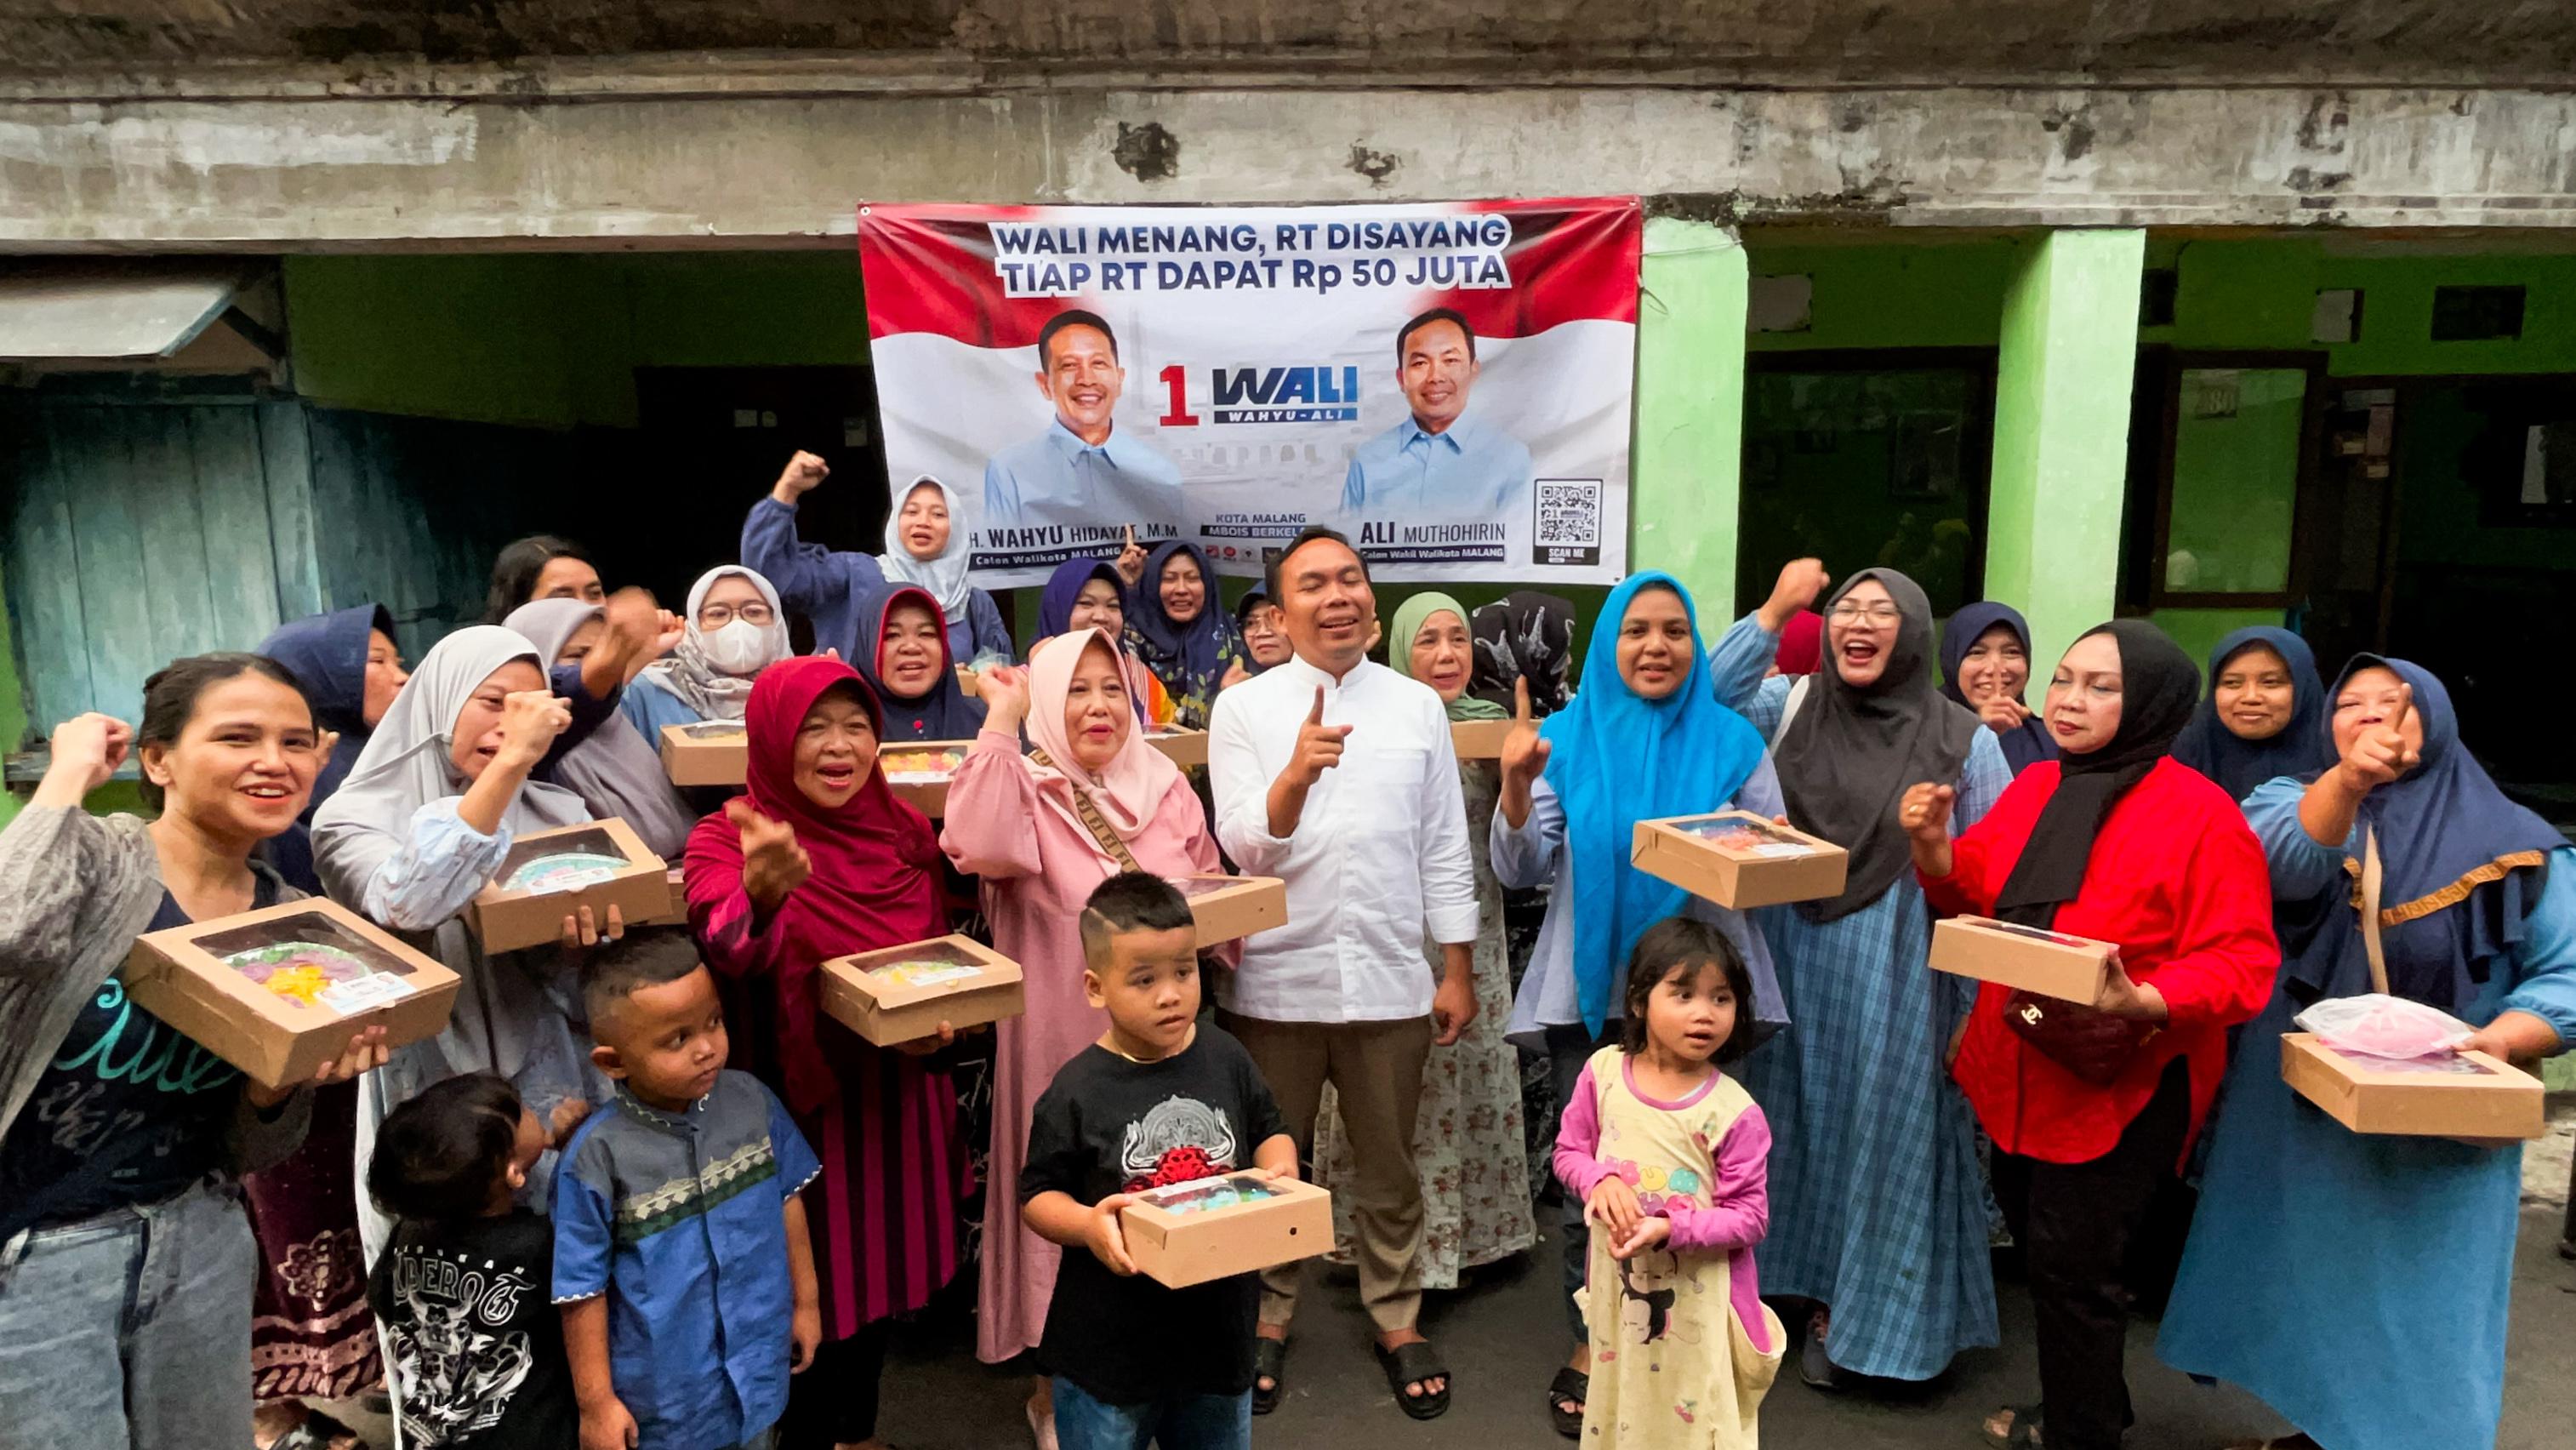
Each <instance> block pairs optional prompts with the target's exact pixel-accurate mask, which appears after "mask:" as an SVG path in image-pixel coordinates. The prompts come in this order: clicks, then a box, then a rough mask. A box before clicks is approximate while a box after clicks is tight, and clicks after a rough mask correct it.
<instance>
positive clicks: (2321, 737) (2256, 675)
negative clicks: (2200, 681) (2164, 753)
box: [2173, 625, 2334, 801]
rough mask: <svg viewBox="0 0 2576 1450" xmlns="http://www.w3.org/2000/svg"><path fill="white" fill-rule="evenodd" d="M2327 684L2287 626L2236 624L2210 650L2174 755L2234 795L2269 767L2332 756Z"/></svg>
mask: <svg viewBox="0 0 2576 1450" xmlns="http://www.w3.org/2000/svg"><path fill="white" fill-rule="evenodd" d="M2325 719H2326V687H2325V682H2324V681H2322V680H2319V679H2318V678H2317V657H2316V655H2315V654H2314V653H2313V652H2312V651H2310V650H2309V648H2308V642H2307V641H2306V640H2303V639H2301V638H2299V637H2298V636H2297V635H2295V634H2292V633H2291V632H2289V631H2288V630H2286V629H2280V628H2276V627H2273V626H2269V625H2256V626H2255V627H2253V628H2251V629H2240V630H2238V631H2236V632H2235V633H2234V634H2231V635H2229V636H2227V637H2226V638H2225V639H2222V640H2220V641H2219V642H2218V648H2216V649H2214V650H2211V651H2210V652H2209V693H2208V694H2206V695H2205V696H2203V697H2202V698H2201V702H2200V710H2199V712H2198V713H2197V714H2194V715H2193V716H2192V717H2191V723H2190V724H2188V725H2185V726H2184V727H2182V734H2180V735H2178V736H2176V737H2174V746H2173V758H2174V759H2176V760H2179V761H2181V762H2182V763H2183V764H2185V765H2188V766H2190V767H2191V768H2192V769H2194V770H2196V771H2199V772H2200V773H2201V774H2203V775H2205V776H2208V777H2209V778H2210V779H2211V780H2214V781H2216V782H2218V784H2219V786H2220V788H2221V789H2223V790H2225V791H2226V792H2227V793H2228V795H2230V796H2232V797H2234V798H2235V799H2237V800H2240V801H2241V800H2243V799H2245V798H2246V797H2247V796H2249V795H2252V794H2253V793H2254V787H2256V786H2258V785H2261V784H2262V783H2263V782H2265V781H2267V780H2270V779H2271V778H2272V777H2274V776H2276V775H2298V776H2305V775H2310V774H2313V773H2314V772H2316V771H2320V770H2323V769H2325V768H2326V767H2327V766H2329V765H2332V764H2334V746H2333V742H2332V741H2331V740H2329V739H2328V738H2327V735H2326V728H2325Z"/></svg>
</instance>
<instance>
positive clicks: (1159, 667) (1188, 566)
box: [1127, 539, 1249, 730]
mask: <svg viewBox="0 0 2576 1450" xmlns="http://www.w3.org/2000/svg"><path fill="white" fill-rule="evenodd" d="M1127 648H1128V650H1129V651H1130V652H1131V653H1133V654H1134V655H1135V656H1136V658H1138V659H1140V660H1143V661H1144V662H1145V668H1147V669H1149V670H1152V671H1153V672H1154V677H1155V678H1156V679H1158V680H1161V681H1162V682H1163V688H1164V689H1165V690H1167V691H1169V692H1170V693H1171V696H1172V704H1173V706H1174V709H1175V712H1176V713H1175V716H1174V719H1173V722H1172V723H1173V724H1174V725H1176V726H1178V727H1179V728H1181V729H1183V730H1205V729H1206V728H1207V722H1208V712H1209V711H1210V710H1211V709H1213V708H1215V705H1216V692H1217V691H1218V690H1219V689H1222V688H1223V687H1224V686H1225V685H1227V684H1228V683H1230V680H1229V678H1228V677H1229V676H1234V677H1236V678H1240V677H1242V672H1243V670H1245V669H1247V668H1249V666H1247V665H1246V664H1245V663H1244V649H1243V633H1242V631H1240V630H1238V629H1236V628H1235V627H1234V618H1233V616H1231V615H1229V614H1227V613H1226V612H1225V610H1224V608H1223V607H1222V606H1221V605H1220V604H1219V603H1218V601H1217V597H1216V574H1215V573H1214V572H1213V571H1211V570H1210V569H1209V568H1208V561H1207V555H1205V554H1202V553H1200V552H1199V549H1198V546H1197V545H1196V544H1185V543H1182V542H1181V541H1180V540H1178V539H1174V540H1172V541H1171V542H1170V543H1167V544H1164V545H1163V546H1161V547H1160V548H1157V549H1156V550H1154V552H1153V553H1151V554H1149V555H1147V556H1146V558H1145V577H1144V579H1143V581H1142V582H1140V583H1138V584H1137V586H1136V589H1135V591H1134V593H1132V594H1131V595H1130V596H1129V597H1128V601H1127Z"/></svg>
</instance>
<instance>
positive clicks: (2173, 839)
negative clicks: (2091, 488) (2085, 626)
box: [1899, 620, 2281, 1450]
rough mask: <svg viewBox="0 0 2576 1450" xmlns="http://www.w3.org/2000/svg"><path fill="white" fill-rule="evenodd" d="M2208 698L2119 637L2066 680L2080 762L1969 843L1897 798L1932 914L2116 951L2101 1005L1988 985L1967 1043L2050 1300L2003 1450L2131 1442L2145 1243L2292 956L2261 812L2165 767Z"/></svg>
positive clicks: (2073, 761) (2078, 648)
mask: <svg viewBox="0 0 2576 1450" xmlns="http://www.w3.org/2000/svg"><path fill="white" fill-rule="evenodd" d="M2198 687H2199V672H2198V671H2197V670H2196V669H2194V668H2193V666H2192V662H2191V659H2190V657H2189V656H2187V655H2185V654H2184V653H2183V652H2182V651H2181V649H2180V648H2178V647H2177V646H2176V645H2175V644H2174V643H2173V641H2171V640H2169V639H2167V638H2165V636H2164V635H2163V634H2162V633H2161V632H2159V631H2157V630H2156V629H2155V628H2154V627H2153V626H2152V625H2149V624H2146V623H2144V622H2143V621H2136V620H2122V621H2118V622H2116V623H2112V624H2106V625H2103V626H2101V627H2100V628H2098V629H2096V630H2094V631H2093V632H2091V633H2090V634H2087V635H2085V636H2084V637H2083V638H2082V639H2079V640H2077V641H2076V642H2075V645H2074V647H2073V648H2071V649H2069V650H2068V651H2067V652H2066V658H2065V659H2064V660H2063V661H2061V662H2060V663H2059V665H2058V666H2057V672H2056V675H2055V677H2054V678H2053V679H2052V680H2051V681H2050V683H2049V687H2048V699H2047V704H2046V708H2045V710H2044V711H2043V714H2044V715H2045V717H2046V719H2047V722H2048V730H2049V735H2050V737H2051V738H2052V739H2053V740H2054V741H2055V742H2056V744H2057V747H2058V750H2059V751H2060V753H2061V755H2060V759H2058V760H2056V761H2043V762H2041V763H2040V764H2038V765H2034V766H2032V767H2031V768H2030V769H2028V770H2025V771H2023V772H2022V773H2021V775H2020V776H2019V777H2018V778H2016V779H2015V780H2014V781H2013V783H2012V786H2011V787H2010V788H2009V789H2007V790H2006V791H2005V792H2004V794H2003V798H2002V799H2001V800H1999V801H1997V802H1996V803H1995V808H1994V809H1993V810H1991V811H1989V812H1987V814H1986V816H1985V818H1984V819H1982V820H1980V821H1979V822H1978V823H1977V824H1976V825H1975V826H1974V827H1972V828H1971V829H1970V830H1969V831H1968V832H1967V834H1965V835H1963V836H1961V837H1959V838H1958V839H1957V840H1955V841H1953V840H1952V839H1951V838H1950V801H1951V796H1952V790H1951V788H1950V787H1948V786H1944V785H1931V784H1924V785H1917V786H1915V787H1913V788H1912V789H1910V790H1908V791H1907V792H1906V795H1905V799H1904V802H1903V803H1902V805H1901V806H1900V807H1899V814H1900V819H1901V820H1902V821H1903V822H1904V825H1905V828H1906V830H1907V831H1908V832H1909V833H1911V835H1912V837H1913V848H1914V867H1915V871H1916V874H1918V875H1919V876H1921V877H1922V880H1923V889H1924V893H1925V895H1926V896H1927V897H1929V898H1930V900H1931V903H1932V906H1933V908H1934V909H1935V910H1937V911H1942V912H1950V913H1971V914H1975V915H1980V916H1992V917H1997V918H2000V919H2002V920H2004V921H2007V922H2012V923H2015V924H2018V925H2022V926H2028V927H2034V928H2039V929H2043V930H2051V931H2059V932H2065V933H2068V934H2071V935H2074V936H2081V937H2091V938H2093V939H2095V940H2097V941H2106V942H2112V943H2115V944H2117V946H2118V947H2119V952H2118V954H2117V955H2116V956H2115V957H2113V958H2112V962H2111V969H2110V971H2109V973H2108V975H2107V979H2106V983H2105V986H2104V987H2103V990H2102V993H2101V995H2100V996H2099V997H2098V998H2097V999H2096V1000H2095V1001H2093V1002H2091V1003H2089V1004H2079V1003H2072V1002H2064V1001H2059V1000H2057V999H2055V998H2050V997H2041V996H2036V995H2034V994H2030V993H2024V992H2016V991H2014V990H2013V989H2011V988H2007V987H2003V986H1999V985H1996V984H1994V983H1988V984H1986V985H1985V986H1984V987H1983V988H1982V989H1981V990H1980V991H1979V993H1978V996H1977V1005H1976V1008H1975V1010H1974V1011H1973V1012H1971V1013H1970V1014H1969V1017H1968V1021H1967V1024H1966V1026H1965V1027H1964V1029H1963V1030H1962V1032H1961V1035H1960V1040H1959V1043H1958V1045H1957V1047H1956V1048H1955V1049H1954V1056H1953V1059H1952V1062H1951V1073H1952V1075H1953V1076H1954V1077H1956V1078H1957V1079H1958V1082H1959V1086H1960V1087H1961V1088H1962V1089H1964V1090H1965V1091H1966V1093H1967V1095H1968V1101H1969V1103H1970V1104H1971V1105H1972V1106H1973V1107H1974V1108H1975V1109H1976V1113H1977V1118H1978V1121H1979V1122H1980V1123H1982V1124H1983V1125H1984V1127H1985V1130H1986V1134H1987V1136H1988V1137H1990V1138H1992V1139H1993V1140H1994V1145H1995V1156H1994V1163H1993V1175H1994V1186H1995V1193H1996V1196H1997V1197H1998V1198H1999V1199H2000V1200H2001V1201H2002V1204H2003V1207H2004V1213H2005V1216H2006V1218H2007V1219H2008V1220H2009V1222H2010V1223H2011V1225H2012V1229H2013V1236H2014V1238H2015V1239H2016V1240H2017V1241H2019V1242H2020V1243H2021V1244H2022V1246H2023V1248H2024V1250H2025V1253H2026V1254H2027V1256H2028V1261H2029V1274H2030V1289H2031V1298H2032V1301H2033V1303H2034V1307H2035V1308H2036V1310H2037V1319H2038V1336H2039V1383H2040V1399H2041V1403H2040V1404H2039V1405H2036V1406H2023V1407H2018V1408H2009V1409H2004V1410H1999V1411H1997V1412H1996V1413H1995V1414H1994V1415H1992V1416H1990V1417H1989V1418H1988V1419H1987V1421H1986V1435H1987V1438H1988V1440H1989V1441H1991V1442H1992V1443H1994V1444H1996V1445H1999V1446H2023V1445H2029V1444H2032V1443H2034V1441H2036V1440H2037V1439H2039V1438H2042V1422H2043V1421H2045V1433H2044V1438H2045V1441H2046V1443H2047V1446H2048V1450H2117V1447H2118V1445H2119V1443H2120V1436H2121V1432H2122V1430H2123V1429H2124V1428H2126V1426H2127V1425H2128V1423H2129V1422H2130V1420H2131V1418H2132V1417H2131V1415H2130V1411H2129V1392H2128V1385H2127V1382H2126V1380H2125V1378H2124V1377H2123V1376H2122V1374H2121V1354H2122V1349H2123V1346H2124V1343H2125V1340H2126V1337H2127V1329H2128V1324H2127V1318H2128V1308H2127V1300H2126V1296H2125V1295H2124V1293H2123V1292H2122V1288H2121V1264H2122V1260H2123V1258H2124V1256H2125V1255H2126V1253H2127V1249H2128V1242H2129V1238H2130V1235H2131V1234H2132V1233H2134V1232H2135V1231H2136V1228H2137V1225H2138V1222H2139V1220H2140V1218H2141V1217H2142V1216H2143V1215H2144V1214H2145V1212H2146V1207H2147V1202H2148V1199H2149V1197H2150V1196H2151V1195H2152V1194H2153V1193H2154V1191H2155V1189H2156V1187H2157V1186H2158V1184H2159V1182H2160V1181H2161V1180H2163V1179H2164V1178H2166V1177H2167V1176H2169V1175H2171V1174H2173V1173H2175V1172H2176V1171H2177V1170H2178V1169H2179V1167H2180V1165H2181V1163H2182V1161H2183V1159H2184V1156H2185V1155H2186V1154H2187V1153H2188V1151H2189V1149H2190V1145H2191V1139H2192V1136H2193V1134H2195V1133H2197V1132H2198V1131H2199V1129H2200V1122H2201V1118H2202V1116H2203V1115H2204V1114H2205V1113H2207V1112H2208V1110H2209V1105H2210V1102H2211V1100H2212V1099H2213V1098H2214V1097H2215V1096H2216V1095H2217V1092H2218V1083H2219V1077H2220V1075H2221V1073H2222V1072H2223V1071H2224V1069H2225V1067H2226V1056H2227V1031H2226V1030H2227V1028H2228V1026H2229V1025H2230V1024H2232V1023H2237V1022H2243V1021H2247V1020H2249V1019H2251V1018H2252V1017H2253V1016H2254V1015H2255V1014H2256V1013H2258V1012H2260V1011H2261V1010H2262V1008H2263V1004H2264V1000H2265V998H2266V997H2267V996H2268V995H2269V993H2270V990H2271V983H2272V977H2273V972H2274V969H2275V968H2276V967H2277V966H2278V965H2279V963H2280V957H2281V953H2280V947H2279V945H2278V943H2277V942H2276V941H2275V940H2274V939H2273V935H2272V903H2271V888H2270V878H2269V876H2268V874H2267V872H2266V869H2265V866H2264V863H2263V851H2262V847H2261V846H2260V845H2259V844H2258V843H2257V842H2256V841H2255V839H2254V833H2253V832H2252V831H2251V830H2250V829H2248V828H2247V827H2246V824H2245V816H2244V813H2243V812H2242V811H2240V810H2238V809H2237V805H2236V802H2235V801H2233V800H2230V799H2229V798H2228V796H2227V793H2226V792H2225V791H2224V790H2221V789H2220V788H2219V787H2217V786H2215V785H2212V784H2211V783H2210V782H2209V779H2208V778H2207V777H2206V776H2203V775H2201V774H2200V773H2198V772H2197V771H2194V770H2192V769H2191V768H2190V767H2188V766H2185V765H2182V764H2180V763H2179V762H2177V761H2174V760H2172V759H2171V758H2169V756H2168V755H2167V751H2168V750H2169V749H2170V748H2171V747H2172V745H2173V739H2174V736H2175V735H2176V734H2177V733H2178V732H2179V731H2180V730H2181V729H2182V726H2183V724H2184V722H2185V721H2187V720H2189V719H2190V717H2191V712H2192V708H2193V705H2194V703H2195V697H2196V696H2197V695H2198V693H2199V688H2198Z"/></svg>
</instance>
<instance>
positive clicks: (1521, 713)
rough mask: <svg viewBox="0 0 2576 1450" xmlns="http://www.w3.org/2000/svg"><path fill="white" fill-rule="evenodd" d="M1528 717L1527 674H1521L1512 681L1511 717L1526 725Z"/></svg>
mask: <svg viewBox="0 0 2576 1450" xmlns="http://www.w3.org/2000/svg"><path fill="white" fill-rule="evenodd" d="M1529 717H1530V702H1529V676H1527V675H1522V676H1519V677H1518V678H1516V679H1514V680H1513V681H1512V718H1513V719H1514V720H1516V721H1518V722H1520V723H1521V724H1523V725H1526V724H1528V723H1529Z"/></svg>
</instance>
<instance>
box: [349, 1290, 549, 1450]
mask: <svg viewBox="0 0 2576 1450" xmlns="http://www.w3.org/2000/svg"><path fill="white" fill-rule="evenodd" d="M394 1252H395V1253H396V1254H397V1255H398V1257H397V1258H396V1259H395V1260H394V1282H393V1292H394V1297H395V1298H396V1299H397V1300H399V1301H400V1302H401V1304H402V1306H403V1308H404V1310H405V1311H406V1312H405V1313H403V1314H402V1315H400V1316H398V1317H397V1320H396V1322H393V1323H390V1324H388V1325H387V1326H386V1330H385V1332H386V1337H387V1338H388V1339H390V1340H391V1341H392V1344H393V1355H394V1373H395V1374H397V1375H399V1376H400V1377H401V1378H400V1381H399V1383H400V1384H401V1387H402V1412H403V1429H404V1431H405V1432H406V1433H407V1434H409V1435H410V1436H412V1437H413V1438H414V1441H415V1443H419V1444H426V1445H444V1444H449V1443H452V1442H454V1441H457V1440H461V1439H463V1438H465V1437H466V1436H468V1435H478V1434H481V1433H482V1432H483V1431H485V1430H489V1429H491V1428H492V1427H493V1426H494V1425H497V1424H499V1423H500V1422H501V1416H502V1414H503V1413H504V1412H506V1411H507V1410H508V1409H509V1408H510V1396H511V1395H513V1394H515V1393H517V1391H518V1388H519V1386H520V1385H521V1384H522V1383H523V1382H525V1381H526V1379H527V1378H528V1371H529V1370H530V1369H531V1368H532V1367H534V1365H535V1364H536V1354H535V1350H534V1348H533V1347H532V1346H531V1345H530V1343H529V1339H528V1333H527V1331H526V1330H524V1329H515V1328H512V1327H511V1325H512V1322H513V1321H514V1320H516V1319H517V1318H518V1317H519V1310H520V1306H522V1305H523V1304H533V1305H536V1306H538V1307H539V1308H540V1309H543V1308H544V1307H545V1305H546V1298H545V1295H544V1294H543V1293H542V1292H540V1291H539V1290H538V1289H537V1287H536V1286H535V1285H534V1284H533V1283H532V1282H531V1281H530V1279H529V1277H528V1271H527V1269H526V1267H525V1266H523V1265H518V1264H511V1265H500V1264H496V1263H494V1262H493V1261H492V1260H490V1259H483V1258H479V1257H477V1256H476V1255H472V1254H461V1253H460V1254H445V1253H437V1252H425V1251H421V1250H416V1249H396V1250H395V1251H394Z"/></svg>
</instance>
